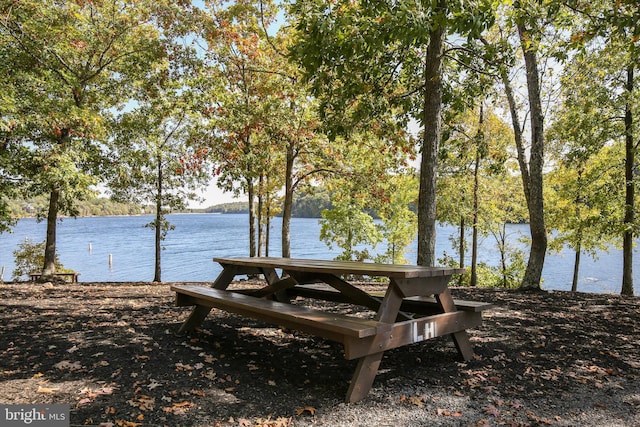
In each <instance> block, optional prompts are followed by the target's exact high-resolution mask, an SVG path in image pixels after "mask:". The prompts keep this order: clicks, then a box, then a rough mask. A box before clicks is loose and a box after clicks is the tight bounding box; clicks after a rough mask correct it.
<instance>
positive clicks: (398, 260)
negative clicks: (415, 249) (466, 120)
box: [375, 171, 418, 264]
mask: <svg viewBox="0 0 640 427" xmlns="http://www.w3.org/2000/svg"><path fill="white" fill-rule="evenodd" d="M383 185H384V186H386V187H387V188H385V189H384V194H385V196H386V199H383V200H382V203H381V206H380V207H379V208H378V216H379V217H380V220H381V222H382V224H380V225H379V226H378V229H379V230H380V232H381V234H382V238H383V239H384V241H385V242H386V245H387V249H386V251H385V252H384V253H382V254H380V255H378V256H377V257H376V259H375V260H376V262H382V263H387V264H406V263H407V260H406V258H405V253H406V248H407V246H409V245H410V244H411V242H413V240H414V238H415V235H416V231H417V228H418V217H417V215H416V213H415V212H414V211H413V210H412V209H411V207H412V206H415V202H416V200H417V199H418V180H417V177H416V176H415V174H414V173H413V172H412V171H408V172H407V173H400V174H392V175H390V176H389V177H388V178H387V179H386V180H385V183H384V184H383Z"/></svg>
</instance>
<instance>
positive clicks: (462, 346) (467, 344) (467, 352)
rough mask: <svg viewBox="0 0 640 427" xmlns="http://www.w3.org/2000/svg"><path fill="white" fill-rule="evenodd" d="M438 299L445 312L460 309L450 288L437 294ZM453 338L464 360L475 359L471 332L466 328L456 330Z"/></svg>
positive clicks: (452, 335)
mask: <svg viewBox="0 0 640 427" xmlns="http://www.w3.org/2000/svg"><path fill="white" fill-rule="evenodd" d="M436 300H437V301H438V303H440V305H441V306H442V308H443V310H444V311H445V313H448V312H452V311H457V310H458V309H457V308H456V305H455V303H454V302H453V297H452V296H451V291H450V290H449V289H447V290H445V291H444V292H442V293H440V294H438V295H436ZM451 338H452V339H453V344H454V345H455V346H456V349H457V350H458V353H459V354H460V356H461V357H462V359H463V360H465V361H466V360H471V359H473V347H472V346H471V341H470V340H469V334H467V331H466V330H462V331H458V332H454V333H453V334H451Z"/></svg>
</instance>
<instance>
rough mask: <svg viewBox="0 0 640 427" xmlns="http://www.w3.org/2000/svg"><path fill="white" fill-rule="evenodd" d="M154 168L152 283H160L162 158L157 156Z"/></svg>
mask: <svg viewBox="0 0 640 427" xmlns="http://www.w3.org/2000/svg"><path fill="white" fill-rule="evenodd" d="M156 161H157V163H156V167H157V168H158V171H157V172H158V176H157V179H158V180H157V182H156V227H155V232H156V233H155V234H156V263H155V269H154V274H153V281H154V282H160V281H162V277H161V276H162V267H161V257H162V255H161V254H162V227H163V224H162V219H163V215H162V179H163V176H162V156H161V155H160V154H158V157H157V158H156Z"/></svg>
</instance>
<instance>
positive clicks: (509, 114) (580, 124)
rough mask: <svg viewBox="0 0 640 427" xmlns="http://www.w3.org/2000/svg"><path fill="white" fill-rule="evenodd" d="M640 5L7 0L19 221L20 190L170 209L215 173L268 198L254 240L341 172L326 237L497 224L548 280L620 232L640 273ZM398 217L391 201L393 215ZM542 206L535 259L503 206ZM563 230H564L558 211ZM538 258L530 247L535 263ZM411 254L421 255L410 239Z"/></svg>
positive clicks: (6, 142)
mask: <svg viewBox="0 0 640 427" xmlns="http://www.w3.org/2000/svg"><path fill="white" fill-rule="evenodd" d="M639 12H640V5H639V4H638V3H637V1H635V0H619V1H616V2H611V1H605V0H596V1H594V0H590V1H585V0H571V1H567V0H549V1H545V2H539V1H536V0H514V1H512V2H496V1H492V0H471V1H445V0H433V1H427V2H408V3H407V2H392V1H380V2H358V1H355V2H354V1H348V0H336V1H316V0H290V1H287V2H281V1H277V2H276V1H271V0H242V1H231V2H229V1H227V2H222V1H208V2H204V4H202V3H201V2H191V1H181V2H176V1H172V0H138V1H135V2H130V1H123V0H115V1H110V2H100V1H86V0H67V1H62V2H60V1H53V0H25V1H20V2H15V1H13V0H0V76H1V77H2V78H0V195H1V197H0V229H1V230H7V229H10V228H11V226H12V221H13V217H12V215H11V209H10V208H9V203H10V201H12V200H27V199H31V198H32V197H35V196H42V197H45V198H46V200H47V204H46V208H45V209H44V212H43V216H44V217H45V218H46V219H47V233H46V236H45V237H46V244H45V254H44V265H43V268H42V272H43V277H47V276H48V275H51V274H53V273H54V272H55V268H56V267H55V253H56V241H55V236H56V233H55V231H56V224H57V218H58V217H59V216H61V215H78V214H82V212H81V209H80V207H81V206H82V203H83V201H85V200H89V199H92V198H94V197H95V195H96V193H97V191H96V189H97V188H105V189H107V191H108V193H109V195H110V196H111V197H112V198H113V200H116V201H121V202H125V203H127V204H133V205H138V206H152V209H153V213H154V219H153V220H152V221H151V223H150V226H151V227H153V228H154V229H155V240H156V264H155V270H156V276H155V278H154V280H158V281H160V280H161V277H160V272H161V268H160V264H161V252H162V251H161V248H162V245H161V242H162V240H163V239H164V237H165V236H166V233H168V232H170V231H171V229H172V225H171V224H170V223H169V221H168V219H167V217H166V215H167V214H168V213H170V212H175V211H180V210H183V209H185V208H186V206H187V204H188V202H189V201H191V200H195V199H197V194H198V192H199V191H198V190H200V189H202V188H203V187H206V186H207V185H209V184H210V183H211V182H212V181H213V180H214V179H215V181H216V183H217V185H218V186H219V187H220V188H222V189H223V190H225V191H228V192H232V193H234V194H236V195H239V196H240V195H242V196H246V197H247V199H248V206H249V209H248V212H249V215H248V216H249V220H248V227H247V233H248V235H249V236H250V239H249V241H250V248H249V255H260V254H261V253H262V251H263V250H264V248H265V246H266V241H267V239H268V236H269V233H268V230H269V221H270V219H271V218H273V217H274V216H276V215H281V216H282V229H281V234H282V238H281V241H282V255H283V256H288V255H289V254H290V236H289V234H290V220H291V217H292V216H293V209H294V200H295V198H296V196H297V195H298V196H299V195H300V194H312V193H313V191H314V190H315V189H317V188H323V189H326V191H327V194H328V197H329V204H328V205H327V206H329V208H328V209H324V210H323V211H322V229H321V236H320V238H321V239H322V240H324V241H325V242H327V244H329V245H335V246H337V247H339V248H340V249H341V250H342V253H341V255H340V257H341V258H343V259H357V260H368V259H372V257H373V256H372V255H371V254H370V251H368V250H367V249H362V247H363V246H364V247H367V246H373V245H375V244H377V243H379V242H385V245H386V246H387V248H386V251H384V253H383V254H382V255H379V256H377V257H376V258H375V261H380V262H407V261H409V260H406V259H405V257H404V250H405V248H406V247H407V245H408V244H409V243H410V242H412V241H413V240H414V239H415V237H416V235H417V242H418V247H417V259H416V260H415V262H416V263H417V264H420V265H434V264H435V263H436V261H437V260H436V259H435V227H436V223H437V221H441V222H447V223H450V224H455V225H457V226H459V228H460V234H459V238H458V239H457V241H456V242H454V244H455V248H456V256H453V257H451V258H450V259H448V260H447V262H450V263H452V264H457V265H463V264H464V260H465V256H464V255H465V253H467V252H471V254H472V256H471V258H472V262H471V265H470V266H469V267H470V273H469V275H468V278H467V279H468V283H469V284H471V285H476V284H482V283H483V277H482V271H481V269H479V268H478V265H477V263H476V261H475V259H476V256H475V255H476V253H477V242H478V238H479V236H481V235H483V234H484V235H491V236H493V237H494V238H495V239H496V242H497V243H498V247H499V250H500V255H501V260H502V262H501V266H500V267H499V269H500V275H501V276H502V277H503V283H504V284H505V285H507V284H514V283H518V284H519V285H520V286H521V287H522V288H524V289H539V288H540V279H541V274H542V267H543V265H544V261H545V255H546V254H547V252H548V251H549V250H554V249H555V248H557V247H560V246H563V245H569V246H570V247H571V248H572V249H573V250H574V252H575V263H576V269H575V270H576V275H575V277H574V283H577V272H578V270H579V263H580V257H581V255H582V254H590V255H593V254H595V253H596V251H597V250H599V249H601V248H602V247H606V246H607V245H608V244H610V243H613V244H616V245H619V246H621V247H622V249H623V279H622V284H621V293H623V294H625V295H632V294H633V274H632V267H633V244H634V237H635V236H637V235H638V230H639V228H640V225H639V223H640V215H637V214H636V211H637V202H638V199H639V195H638V192H637V191H636V189H637V185H638V177H637V164H638V158H637V157H638V145H639V144H640V137H639V133H640V132H639V131H638V126H639V125H638V123H640V120H638V118H637V116H638V109H639V106H640V104H639V101H638V99H640V97H638V95H637V94H638V86H639V83H638V78H637V76H636V74H637V69H638V64H640V44H639V42H640V23H639V22H638V19H637V16H638V13H639ZM373 213H375V215H377V221H374V215H373ZM519 221H525V222H527V223H528V224H529V226H530V236H531V238H530V241H529V242H528V243H529V245H528V251H529V253H528V257H527V256H526V255H525V256H523V255H522V254H519V253H518V252H517V251H515V250H514V249H513V248H511V247H510V246H509V239H508V238H507V237H508V236H506V228H505V224H507V223H509V222H519ZM550 230H553V231H554V234H553V236H554V238H553V240H551V239H550V237H549V231H550ZM525 259H526V261H525ZM409 262H414V260H410V261H409Z"/></svg>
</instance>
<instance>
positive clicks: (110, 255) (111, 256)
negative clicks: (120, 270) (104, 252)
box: [109, 254, 113, 269]
mask: <svg viewBox="0 0 640 427" xmlns="http://www.w3.org/2000/svg"><path fill="white" fill-rule="evenodd" d="M112 267H113V255H112V254H109V268H110V269H111V268H112Z"/></svg>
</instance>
